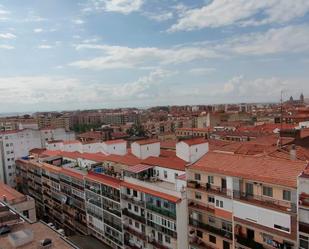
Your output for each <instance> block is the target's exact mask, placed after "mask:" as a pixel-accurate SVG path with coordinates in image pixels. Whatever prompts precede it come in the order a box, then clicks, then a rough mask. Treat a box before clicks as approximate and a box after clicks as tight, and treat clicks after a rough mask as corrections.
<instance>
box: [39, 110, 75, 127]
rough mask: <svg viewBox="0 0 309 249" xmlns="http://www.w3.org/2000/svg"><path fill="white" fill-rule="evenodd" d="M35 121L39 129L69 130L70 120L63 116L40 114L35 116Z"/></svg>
mask: <svg viewBox="0 0 309 249" xmlns="http://www.w3.org/2000/svg"><path fill="white" fill-rule="evenodd" d="M36 119H37V122H38V125H39V129H44V128H54V129H56V128H64V129H65V130H66V131H69V130H70V118H69V116H68V115H65V114H60V113H41V114H38V115H37V117H36Z"/></svg>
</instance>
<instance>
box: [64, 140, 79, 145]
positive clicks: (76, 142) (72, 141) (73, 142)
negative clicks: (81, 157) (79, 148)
mask: <svg viewBox="0 0 309 249" xmlns="http://www.w3.org/2000/svg"><path fill="white" fill-rule="evenodd" d="M63 144H81V142H80V141H78V140H69V141H63Z"/></svg>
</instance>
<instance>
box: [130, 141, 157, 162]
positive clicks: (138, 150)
mask: <svg viewBox="0 0 309 249" xmlns="http://www.w3.org/2000/svg"><path fill="white" fill-rule="evenodd" d="M131 151H132V154H133V155H135V156H136V157H138V158H140V159H146V158H147V157H150V156H156V157H157V156H159V155H160V142H156V143H151V144H142V145H141V144H139V143H137V142H134V143H132V144H131Z"/></svg>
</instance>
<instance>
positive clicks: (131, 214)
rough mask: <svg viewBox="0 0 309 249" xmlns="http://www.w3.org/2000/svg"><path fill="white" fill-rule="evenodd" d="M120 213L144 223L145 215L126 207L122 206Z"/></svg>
mask: <svg viewBox="0 0 309 249" xmlns="http://www.w3.org/2000/svg"><path fill="white" fill-rule="evenodd" d="M122 214H123V215H125V216H127V217H130V218H132V219H134V220H137V221H139V222H141V223H144V224H146V218H145V217H142V216H139V215H136V214H134V213H131V212H130V211H129V210H128V209H127V208H124V209H123V210H122Z"/></svg>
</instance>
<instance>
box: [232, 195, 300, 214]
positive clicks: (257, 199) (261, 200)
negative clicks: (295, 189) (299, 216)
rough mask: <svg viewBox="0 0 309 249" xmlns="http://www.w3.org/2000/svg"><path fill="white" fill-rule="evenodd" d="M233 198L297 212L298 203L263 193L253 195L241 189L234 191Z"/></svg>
mask: <svg viewBox="0 0 309 249" xmlns="http://www.w3.org/2000/svg"><path fill="white" fill-rule="evenodd" d="M233 198H234V199H238V200H241V201H246V202H251V203H253V204H255V205H260V206H266V207H268V208H272V209H276V210H278V209H279V210H281V211H285V212H292V213H296V211H297V209H296V204H295V203H290V202H288V201H282V200H276V199H272V198H271V197H266V196H263V195H253V194H248V193H246V192H241V191H233Z"/></svg>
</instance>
